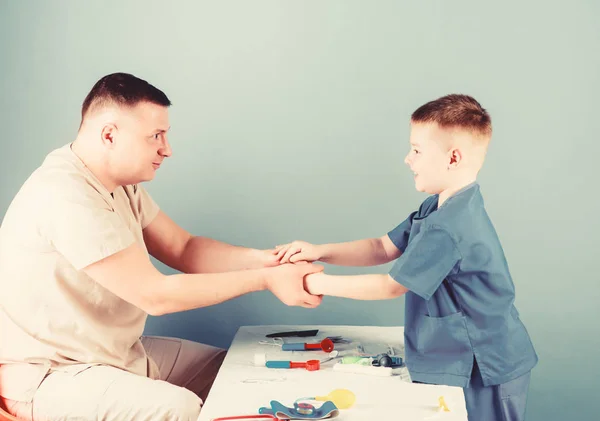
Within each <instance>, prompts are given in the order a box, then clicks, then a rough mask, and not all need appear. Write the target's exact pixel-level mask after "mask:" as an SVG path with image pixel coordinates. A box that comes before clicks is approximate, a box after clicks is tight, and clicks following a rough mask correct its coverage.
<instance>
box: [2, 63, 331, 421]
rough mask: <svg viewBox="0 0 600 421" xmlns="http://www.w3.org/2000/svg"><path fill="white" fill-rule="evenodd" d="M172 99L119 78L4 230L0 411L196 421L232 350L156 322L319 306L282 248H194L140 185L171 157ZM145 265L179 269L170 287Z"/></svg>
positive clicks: (107, 84) (92, 102)
mask: <svg viewBox="0 0 600 421" xmlns="http://www.w3.org/2000/svg"><path fill="white" fill-rule="evenodd" d="M170 104H171V103H170V101H169V99H168V98H167V96H166V95H165V94H164V93H163V92H162V91H160V90H159V89H157V88H155V87H154V86H152V85H150V84H149V83H147V82H146V81H144V80H141V79H138V78H137V77H135V76H132V75H129V74H123V73H117V74H111V75H108V76H105V77H103V78H102V79H100V80H99V81H98V82H97V83H96V84H95V85H94V87H93V88H92V90H91V91H90V93H89V94H88V96H87V97H86V99H85V101H84V103H83V107H82V121H81V125H80V128H79V132H78V135H77V138H76V140H75V141H74V142H73V143H72V144H68V145H66V146H64V147H62V148H60V149H57V150H55V151H53V152H52V153H50V154H49V155H48V156H47V157H46V159H45V160H44V162H43V164H42V165H41V166H40V167H39V168H38V169H37V170H36V171H35V172H34V173H33V174H32V175H31V176H30V178H29V179H28V180H27V181H26V182H25V184H24V185H23V187H22V188H21V190H20V191H19V192H18V194H17V196H16V197H15V198H14V200H13V202H12V203H11V205H10V207H9V209H8V211H7V213H6V215H5V218H4V220H3V223H2V226H1V228H0V397H1V398H0V402H1V403H3V405H4V406H5V407H6V408H7V409H8V411H9V412H10V413H12V414H13V415H16V416H18V417H20V418H22V419H25V420H36V421H37V420H41V419H44V420H63V419H67V418H68V419H78V420H88V419H89V420H92V419H93V420H100V419H101V420H125V419H131V420H134V419H160V420H194V419H196V418H197V417H198V414H199V412H200V407H201V405H202V402H203V399H204V398H205V397H206V395H207V393H208V390H209V389H210V386H211V384H212V381H213V379H214V377H215V376H216V373H217V371H218V368H219V366H220V364H221V362H222V360H223V358H224V355H225V351H224V350H221V349H218V348H214V347H210V346H207V345H202V344H197V343H194V342H190V341H182V340H177V339H174V338H152V337H143V338H142V337H141V336H142V332H143V329H144V324H145V321H146V318H147V315H148V314H151V315H160V314H166V313H173V312H178V311H184V310H189V309H194V308H198V307H203V306H209V305H213V304H217V303H221V302H223V301H226V300H229V299H232V298H234V297H238V296H240V295H243V294H246V293H250V292H254V291H260V290H265V289H268V290H270V291H271V292H272V293H273V294H275V295H276V296H277V297H278V298H279V299H280V300H281V301H282V302H284V303H285V304H287V305H298V306H303V307H308V308H312V307H316V306H317V305H319V304H320V301H321V299H320V297H316V296H312V295H310V294H308V293H307V292H306V291H305V290H304V288H303V280H304V276H305V275H307V274H309V273H314V272H318V271H321V270H322V267H320V266H316V265H312V264H305V265H291V264H287V265H279V261H278V259H277V256H276V255H275V253H274V252H273V251H272V250H256V249H249V248H242V247H236V246H232V245H229V244H224V243H221V242H218V241H215V240H212V239H208V238H203V237H195V236H192V235H190V234H189V233H187V232H186V231H185V230H183V229H182V228H181V227H179V226H178V225H176V224H175V223H174V222H173V221H172V220H171V219H170V218H169V217H168V216H167V215H165V214H164V213H163V212H161V211H160V210H159V208H158V206H157V204H156V203H155V202H154V201H153V200H152V198H151V197H150V196H149V194H148V193H147V192H146V190H145V189H144V188H143V187H142V186H141V185H140V184H139V183H141V182H144V181H149V180H152V179H153V178H154V175H155V173H156V171H157V170H158V168H159V167H160V165H161V164H162V162H163V160H164V159H165V158H167V157H169V156H170V155H171V146H170V145H169V142H168V140H167V132H168V130H169V116H168V107H169V106H170ZM149 255H152V256H154V257H155V258H156V259H158V260H160V261H162V262H163V263H165V264H166V265H168V266H170V267H172V268H174V269H177V270H179V271H180V272H183V273H181V274H176V275H170V276H166V275H163V274H161V273H160V272H159V271H158V270H157V269H156V268H155V267H154V266H153V265H152V263H151V261H150V258H149Z"/></svg>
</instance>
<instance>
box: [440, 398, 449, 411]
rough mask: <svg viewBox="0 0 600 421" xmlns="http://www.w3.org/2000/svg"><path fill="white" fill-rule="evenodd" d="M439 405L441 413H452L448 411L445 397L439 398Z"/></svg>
mask: <svg viewBox="0 0 600 421" xmlns="http://www.w3.org/2000/svg"><path fill="white" fill-rule="evenodd" d="M438 403H439V407H438V410H439V411H444V412H450V409H448V405H446V401H445V400H444V397H443V396H440V397H439V398H438Z"/></svg>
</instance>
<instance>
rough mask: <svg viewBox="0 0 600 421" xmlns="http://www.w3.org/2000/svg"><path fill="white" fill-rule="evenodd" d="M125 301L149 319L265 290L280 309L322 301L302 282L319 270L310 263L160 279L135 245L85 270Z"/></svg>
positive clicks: (160, 274) (140, 249) (171, 276)
mask: <svg viewBox="0 0 600 421" xmlns="http://www.w3.org/2000/svg"><path fill="white" fill-rule="evenodd" d="M83 270H84V271H85V273H86V274H87V275H88V276H90V277H91V278H92V279H94V280H95V281H96V282H98V283H99V284H100V285H102V286H103V287H104V288H106V289H108V290H109V291H111V292H112V293H113V294H115V295H117V296H119V297H121V298H122V299H124V300H125V301H128V302H130V303H132V304H133V305H135V306H137V307H138V308H141V309H142V310H144V311H145V312H147V313H148V314H151V315H161V314H167V313H174V312H178V311H184V310H190V309H194V308H199V307H205V306H210V305H214V304H218V303H221V302H223V301H227V300H230V299H232V298H235V297H238V296H240V295H243V294H246V293H249V292H254V291H261V290H264V289H269V290H270V291H271V292H272V293H273V294H274V295H276V296H277V297H278V298H279V299H280V300H281V301H282V302H283V303H284V304H287V305H299V306H302V307H308V308H312V307H316V306H318V305H319V304H320V302H321V298H320V297H315V296H312V295H310V294H308V293H307V292H306V291H305V290H304V287H303V279H304V277H305V276H306V274H308V273H314V272H317V271H320V270H322V267H320V266H316V265H309V264H301V265H281V266H277V267H273V268H265V269H251V270H242V271H236V272H227V273H216V274H213V273H211V274H177V275H170V276H167V275H163V274H162V273H160V272H159V271H158V270H157V269H156V268H155V267H154V266H153V265H152V263H151V262H150V260H149V259H148V257H147V255H146V254H145V253H144V251H143V250H142V248H141V246H140V245H138V244H137V243H134V244H132V245H131V246H129V247H127V248H126V249H124V250H122V251H120V252H117V253H115V254H113V255H110V256H108V257H106V258H104V259H102V260H100V261H98V262H95V263H92V264H90V265H88V266H87V267H85V268H84V269H83Z"/></svg>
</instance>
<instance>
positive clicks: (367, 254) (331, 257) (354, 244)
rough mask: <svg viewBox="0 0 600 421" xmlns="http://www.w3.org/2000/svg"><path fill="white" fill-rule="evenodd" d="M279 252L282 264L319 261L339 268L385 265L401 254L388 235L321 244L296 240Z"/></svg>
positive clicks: (282, 247)
mask: <svg viewBox="0 0 600 421" xmlns="http://www.w3.org/2000/svg"><path fill="white" fill-rule="evenodd" d="M276 250H278V256H280V257H281V263H288V262H291V263H296V262H300V261H308V262H313V261H317V260H319V261H321V262H325V263H330V264H333V265H339V266H375V265H382V264H384V263H388V262H391V261H392V260H395V259H397V258H398V257H400V254H401V252H400V250H399V249H398V248H397V247H396V246H395V245H394V243H393V242H392V240H390V238H389V236H388V235H387V234H386V235H384V236H382V237H380V238H368V239H364V240H356V241H349V242H345V243H331V244H319V245H315V244H310V243H306V242H304V241H294V242H293V243H290V244H286V245H284V246H280V248H278V249H276Z"/></svg>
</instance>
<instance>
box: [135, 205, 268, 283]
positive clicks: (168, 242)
mask: <svg viewBox="0 0 600 421" xmlns="http://www.w3.org/2000/svg"><path fill="white" fill-rule="evenodd" d="M144 242H145V243H146V247H148V252H149V253H150V254H151V255H152V256H154V257H155V258H156V259H158V260H160V261H161V262H163V263H164V264H166V265H167V266H170V267H172V268H173V269H177V270H179V271H181V272H184V273H215V272H229V271H235V270H242V269H258V268H263V267H271V266H275V265H277V264H278V263H279V262H278V259H277V257H276V256H275V254H274V253H273V252H272V251H270V250H257V249H253V248H246V247H238V246H233V245H230V244H227V243H223V242H221V241H217V240H213V239H211V238H207V237H197V236H193V235H191V234H190V233H188V232H187V231H186V230H184V229H183V228H181V227H180V226H179V225H177V224H176V223H175V222H174V221H173V220H172V219H171V218H169V217H168V216H167V215H166V214H165V213H164V212H162V211H159V213H158V215H157V216H156V217H155V218H154V219H153V220H152V222H151V223H150V224H149V225H148V226H147V227H146V228H145V229H144Z"/></svg>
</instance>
